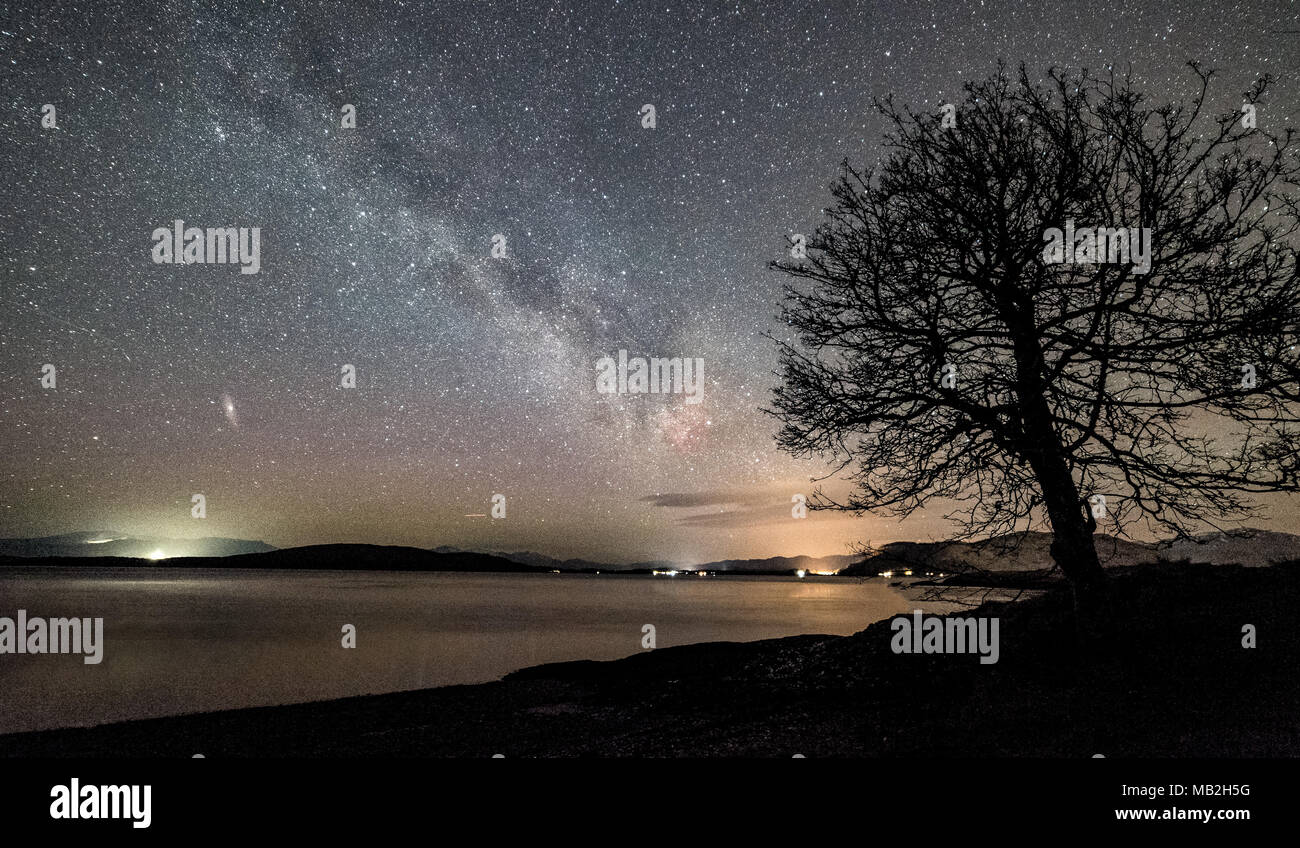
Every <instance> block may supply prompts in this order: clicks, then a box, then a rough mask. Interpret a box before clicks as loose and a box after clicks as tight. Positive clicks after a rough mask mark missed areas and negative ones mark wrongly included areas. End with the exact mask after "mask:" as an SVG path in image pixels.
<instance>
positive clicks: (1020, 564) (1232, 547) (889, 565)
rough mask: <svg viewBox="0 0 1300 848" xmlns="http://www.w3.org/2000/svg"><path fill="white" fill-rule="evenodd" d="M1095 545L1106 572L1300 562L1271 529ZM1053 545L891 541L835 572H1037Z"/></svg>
mask: <svg viewBox="0 0 1300 848" xmlns="http://www.w3.org/2000/svg"><path fill="white" fill-rule="evenodd" d="M1095 541H1096V545H1097V556H1098V558H1099V559H1100V560H1101V564H1102V566H1103V567H1104V568H1123V567H1127V566H1133V565H1140V564H1142V563H1150V562H1154V561H1160V562H1183V561H1186V562H1191V563H1195V564H1201V563H1204V564H1209V565H1229V564H1234V565H1245V566H1265V565H1274V564H1276V563H1280V562H1292V561H1296V560H1300V536H1296V535H1293V534H1291V533H1278V532H1275V531H1272V530H1255V529H1242V530H1232V531H1227V532H1215V533H1206V534H1203V535H1199V536H1194V537H1192V538H1190V539H1182V540H1169V541H1163V542H1155V543H1149V542H1133V541H1129V540H1127V539H1117V538H1115V537H1113V536H1106V535H1098V536H1096V537H1095ZM1051 544H1052V536H1051V534H1049V533H1038V532H1030V533H1017V534H1011V535H1007V536H1000V537H996V538H993V539H989V540H987V541H982V542H890V543H889V544H886V545H881V546H880V547H879V548H878V549H877V550H876V551H875V552H874V553H872V554H871V555H870V556H868V557H866V558H859V560H858V562H856V563H854V564H853V565H850V566H849V567H848V568H845V569H844V570H842V571H841V572H839V573H840V574H841V575H847V576H855V575H856V576H875V575H877V574H880V573H882V572H893V573H894V575H895V576H897V575H898V574H899V573H901V572H905V571H908V570H911V571H912V572H913V575H914V576H922V575H924V574H926V573H953V572H959V571H987V572H990V573H1009V572H1028V571H1041V570H1045V569H1050V568H1052V557H1051V553H1050V549H1051Z"/></svg>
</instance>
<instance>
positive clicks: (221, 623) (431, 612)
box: [0, 567, 915, 732]
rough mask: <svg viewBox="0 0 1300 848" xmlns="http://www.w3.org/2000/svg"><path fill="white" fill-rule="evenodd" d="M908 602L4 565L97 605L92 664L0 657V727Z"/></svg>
mask: <svg viewBox="0 0 1300 848" xmlns="http://www.w3.org/2000/svg"><path fill="white" fill-rule="evenodd" d="M913 606H915V605H914V604H911V603H909V602H908V601H906V600H905V599H904V598H903V596H902V595H900V594H899V593H898V592H897V591H896V590H894V589H891V588H890V587H888V586H887V585H885V584H884V583H883V582H880V581H865V582H864V581H859V580H855V579H845V578H821V577H811V576H810V577H808V578H805V579H802V580H800V579H797V578H793V577H726V578H705V579H701V578H696V577H677V578H671V577H648V576H634V575H600V576H593V575H576V574H563V575H560V574H460V573H442V574H438V573H398V572H337V571H296V572H285V571H276V572H267V571H253V570H246V569H240V570H202V571H198V570H191V569H184V570H182V569H176V568H171V569H168V568H166V567H160V568H158V569H157V570H156V571H155V570H151V571H150V572H149V573H148V575H147V576H142V575H141V573H140V570H139V569H104V568H94V569H77V570H75V571H74V570H67V569H64V570H57V569H48V568H34V567H20V568H11V569H6V570H5V571H4V572H3V574H2V575H0V616H8V617H10V618H13V617H14V616H15V615H16V613H17V611H18V610H19V609H25V610H27V613H28V615H29V616H41V617H45V618H49V617H54V616H78V617H90V618H94V617H103V618H104V642H105V646H104V659H103V662H102V663H101V664H99V665H85V664H84V663H83V662H82V659H81V657H80V656H62V655H38V656H30V655H13V654H0V732H16V731H21V730H36V729H41V728H48V727H60V726H68V725H91V724H100V723H103V722H107V721H120V720H123V719H128V718H143V717H147V716H158V715H169V714H177V713H189V712H203V711H207V710H215V709H231V708H235V707H247V706H261V705H267V704H281V703H291V702H295V701H308V700H318V699H325V698H338V697H344V696H350V695H362V694H368V693H379V692H392V691H398V690H403V689H419V688H424V687H429V686H442V685H448V684H453V683H476V682H483V681H487V680H495V679H497V678H499V677H501V676H502V675H503V674H505V673H507V672H509V671H513V670H515V669H518V668H523V667H525V666H530V665H537V664H539V663H545V662H558V661H565V660H577V659H597V660H603V659H616V658H618V657H623V656H627V655H629V654H633V653H637V652H639V651H640V650H641V635H642V634H641V628H642V625H644V624H653V625H654V626H655V628H656V631H657V633H656V635H657V642H658V647H661V648H663V647H669V646H672V645H683V644H689V643H694V642H710V641H750V640H754V639H768V638H775V637H779V636H791V635H795V634H800V633H827V634H838V635H847V634H850V633H854V632H856V631H858V630H861V629H862V628H863V627H865V626H866V625H867V624H869V623H871V622H873V621H877V620H879V619H882V618H886V617H888V616H891V615H894V614H896V613H900V612H908V611H910V610H911V608H912V607H913ZM344 624H353V625H355V626H356V628H357V647H356V648H355V649H353V650H347V649H344V648H343V647H342V646H341V645H340V640H341V638H342V631H341V629H342V627H343V625H344Z"/></svg>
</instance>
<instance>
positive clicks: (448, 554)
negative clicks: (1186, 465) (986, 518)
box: [0, 529, 1300, 577]
mask: <svg viewBox="0 0 1300 848" xmlns="http://www.w3.org/2000/svg"><path fill="white" fill-rule="evenodd" d="M1051 541H1052V537H1051V535H1050V534H1047V533H1038V532H1033V533H1021V534H1013V535H1008V536H1002V537H998V538H995V539H991V540H988V541H984V542H890V543H888V544H885V545H881V546H880V547H879V548H878V549H876V550H875V551H874V552H872V553H871V554H870V555H868V556H866V557H864V556H863V555H861V554H841V555H832V556H824V557H809V556H795V557H768V558H767V559H727V560H716V561H713V562H707V563H700V564H694V565H691V564H685V563H681V562H672V561H668V560H653V561H647V562H634V563H624V564H619V563H608V562H597V561H595V560H587V559H563V560H562V559H556V558H554V557H548V556H546V555H544V554H539V553H535V552H532V551H516V552H500V551H497V552H492V553H480V552H477V551H466V550H462V549H460V548H454V547H450V546H445V545H444V546H441V547H437V548H433V549H432V550H428V549H425V548H412V547H401V546H388V545H367V544H336V545H307V546H303V547H297V548H285V549H279V548H275V547H273V546H271V545H268V544H266V543H265V542H260V541H250V540H247V539H226V538H220V537H214V536H210V537H204V538H200V539H170V538H161V537H144V536H131V535H129V534H122V533H111V532H96V531H91V532H83V533H65V534H63V535H60V536H44V537H40V538H34V539H0V558H3V560H5V561H6V562H7V563H8V564H10V565H14V564H21V561H22V559H24V558H41V559H45V560H50V559H57V560H58V561H59V562H58V564H60V565H89V564H90V563H83V562H78V560H84V559H86V558H95V559H96V560H97V562H96V563H95V564H101V563H99V562H98V560H100V559H102V558H105V557H111V558H115V559H118V560H121V562H115V563H113V564H114V565H126V566H130V565H140V564H142V563H141V562H140V560H152V561H157V562H159V563H161V562H162V561H164V560H165V561H166V564H167V565H168V566H169V567H172V566H175V567H197V566H204V565H206V566H208V567H212V566H214V565H215V563H212V562H211V561H210V558H213V557H217V558H226V559H230V560H232V561H230V562H228V563H221V565H229V566H230V567H234V568H285V569H313V568H318V569H326V570H332V569H357V570H392V571H471V572H473V571H484V572H501V571H513V572H550V571H563V572H577V573H594V572H613V573H625V574H633V573H648V572H651V571H673V570H675V571H708V572H713V573H718V572H724V573H731V574H791V573H794V572H796V571H804V572H807V573H810V574H839V575H842V576H858V577H874V576H876V575H879V574H890V575H893V576H901V575H902V574H903V573H905V572H907V571H911V572H913V576H917V577H920V576H925V575H927V574H941V573H942V574H948V573H956V572H962V571H972V570H974V571H986V572H990V573H1021V572H1035V571H1044V570H1047V569H1050V568H1051V567H1052V559H1051V554H1050V546H1051ZM1096 544H1097V553H1098V556H1099V557H1100V558H1101V561H1102V565H1103V566H1105V567H1107V568H1119V567H1126V566H1133V565H1139V564H1142V563H1149V562H1154V561H1157V560H1158V561H1164V562H1180V561H1188V562H1192V563H1207V564H1211V565H1227V564H1240V565H1246V566H1263V565H1272V564H1274V563H1280V562H1291V561H1297V560H1300V536H1296V535H1293V534H1290V533H1279V532H1275V531H1271V530H1253V529H1243V530H1235V531H1229V532H1223V533H1207V534H1204V535H1201V536H1196V537H1193V538H1191V539H1183V540H1176V541H1166V542H1158V543H1146V542H1132V541H1128V540H1124V539H1116V538H1114V537H1111V536H1104V535H1099V536H1097V537H1096Z"/></svg>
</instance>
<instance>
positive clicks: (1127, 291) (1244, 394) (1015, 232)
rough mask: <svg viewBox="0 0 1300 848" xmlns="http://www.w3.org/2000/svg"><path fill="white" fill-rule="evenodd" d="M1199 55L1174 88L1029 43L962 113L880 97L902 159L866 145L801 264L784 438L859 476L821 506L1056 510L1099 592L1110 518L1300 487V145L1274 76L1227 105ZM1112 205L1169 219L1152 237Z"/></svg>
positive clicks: (1011, 516)
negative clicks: (1076, 67) (1138, 85)
mask: <svg viewBox="0 0 1300 848" xmlns="http://www.w3.org/2000/svg"><path fill="white" fill-rule="evenodd" d="M1190 69H1191V74H1190V76H1189V79H1191V80H1192V81H1193V82H1195V83H1196V91H1195V94H1194V95H1193V96H1191V97H1190V98H1189V99H1187V100H1185V101H1181V102H1175V103H1171V104H1164V105H1158V106H1152V105H1148V102H1147V100H1146V98H1145V97H1144V96H1143V95H1141V94H1139V93H1138V92H1136V91H1134V89H1133V87H1132V83H1131V81H1130V80H1129V79H1127V78H1117V77H1116V76H1115V75H1113V74H1112V75H1109V76H1107V77H1101V76H1097V75H1092V74H1089V73H1087V72H1082V73H1077V74H1067V73H1065V72H1061V71H1057V70H1053V71H1051V72H1049V73H1048V74H1047V76H1046V77H1045V79H1044V81H1043V82H1042V83H1034V82H1033V81H1031V80H1030V79H1029V77H1028V74H1027V72H1026V70H1025V68H1024V66H1021V67H1020V69H1019V73H1018V74H1015V73H1008V71H1007V69H1006V68H1005V67H1002V66H1000V67H999V69H998V72H997V73H996V74H994V75H993V76H992V77H990V78H988V79H987V80H984V81H982V82H977V83H971V84H968V85H967V86H966V87H965V97H964V100H963V102H962V104H961V105H960V108H957V107H956V106H953V107H949V108H946V109H944V110H943V112H941V113H940V114H935V115H925V114H917V113H914V112H912V111H910V110H906V109H900V108H897V107H896V106H895V105H894V103H893V101H892V100H888V99H887V100H885V101H883V102H881V103H878V104H877V109H878V111H879V112H880V113H881V114H882V115H883V116H884V118H885V119H886V121H887V125H888V127H889V131H888V133H887V135H886V139H885V147H886V155H885V156H884V158H883V159H882V161H881V162H880V163H879V165H878V166H877V167H876V168H875V169H869V170H865V171H864V170H856V169H854V168H853V167H851V166H850V165H849V164H848V163H847V162H846V163H845V165H844V170H843V173H842V175H841V176H840V178H839V179H838V180H837V181H836V182H835V184H834V185H833V186H832V194H833V198H834V204H833V206H832V207H831V208H829V209H827V210H825V216H826V217H825V220H824V221H823V222H822V223H821V224H820V225H819V227H818V230H817V232H816V233H815V234H814V235H813V236H811V237H810V238H809V240H808V242H807V246H806V255H801V254H800V253H799V252H798V251H797V250H796V248H797V247H798V244H797V240H792V242H791V244H792V251H791V252H792V258H791V259H789V260H786V261H782V262H777V263H774V267H776V268H778V269H779V270H781V271H783V272H784V273H786V274H788V275H790V276H792V277H795V278H799V279H797V280H795V281H793V282H792V283H790V284H787V286H786V287H785V306H784V309H783V313H782V315H783V318H784V320H785V322H786V324H787V326H788V327H789V328H790V330H791V332H790V334H789V336H788V337H786V338H777V339H776V341H777V342H778V344H779V346H780V367H781V376H782V384H781V386H780V387H779V388H778V389H777V390H776V392H775V397H774V401H773V404H772V408H771V409H769V410H768V412H770V413H771V414H773V415H775V416H776V417H777V418H778V419H779V420H780V421H781V423H782V425H783V426H782V428H781V430H780V433H779V435H778V443H779V445H780V447H781V448H782V449H783V450H785V451H788V452H790V453H792V454H794V455H797V456H808V455H817V456H823V457H827V458H829V459H831V460H832V462H833V463H834V471H832V472H831V474H830V475H827V476H828V477H829V476H835V475H839V474H846V475H847V476H848V477H849V479H850V480H851V482H852V483H853V490H852V493H851V495H849V496H848V497H847V499H841V500H835V499H833V498H831V497H829V496H828V495H827V494H826V493H825V492H824V491H820V490H819V491H818V493H817V495H816V497H814V499H813V500H812V501H811V502H810V504H811V506H813V508H820V509H840V510H848V511H852V512H854V513H857V514H862V513H864V512H867V511H872V512H884V513H885V514H892V515H898V516H900V517H903V516H906V515H908V514H910V513H911V512H913V511H914V510H916V509H918V508H919V507H921V506H923V505H924V504H926V503H927V502H929V501H931V500H932V499H939V500H940V501H942V502H944V503H947V504H950V505H951V513H950V517H952V518H953V519H955V520H957V521H958V522H960V527H961V534H960V535H961V537H962V538H973V537H977V536H981V535H993V534H998V533H1007V532H1017V531H1021V530H1027V529H1031V528H1034V527H1042V526H1046V527H1048V528H1050V530H1051V532H1052V534H1053V543H1052V545H1051V554H1052V557H1053V559H1054V560H1055V561H1056V563H1057V564H1058V565H1059V566H1060V568H1061V570H1062V571H1063V572H1064V574H1065V575H1066V576H1067V578H1069V580H1070V581H1071V584H1072V585H1073V587H1074V590H1075V597H1076V603H1078V602H1079V601H1080V599H1081V598H1083V597H1085V596H1091V597H1098V596H1099V594H1100V593H1099V592H1094V591H1092V590H1100V589H1102V588H1103V586H1104V580H1103V572H1102V569H1101V567H1100V565H1099V563H1098V558H1097V553H1096V549H1095V547H1094V543H1093V534H1094V532H1095V531H1096V529H1097V526H1098V519H1101V520H1103V521H1104V522H1106V525H1105V526H1106V527H1107V528H1108V529H1109V528H1110V527H1113V528H1114V532H1116V533H1117V534H1118V535H1125V534H1131V533H1132V532H1133V531H1135V530H1137V529H1138V528H1139V527H1140V526H1145V528H1146V529H1147V530H1148V531H1149V532H1151V533H1153V534H1159V535H1168V534H1169V533H1171V532H1172V533H1174V534H1176V535H1184V534H1186V533H1188V532H1191V531H1192V530H1193V529H1194V528H1197V527H1202V528H1203V527H1204V526H1205V525H1206V524H1207V523H1208V524H1211V525H1214V524H1215V522H1221V521H1225V520H1227V519H1228V518H1231V517H1235V516H1240V515H1243V514H1246V513H1249V512H1250V511H1251V510H1252V509H1254V508H1255V507H1256V505H1257V500H1258V499H1257V498H1256V495H1257V494H1258V493H1265V492H1278V491H1294V490H1296V489H1297V488H1300V430H1298V425H1300V417H1298V414H1297V409H1298V408H1297V406H1296V405H1295V404H1296V401H1297V400H1298V399H1300V397H1298V394H1297V392H1298V391H1300V388H1298V386H1297V378H1300V364H1298V363H1300V357H1298V356H1297V351H1296V350H1295V345H1296V343H1297V339H1296V335H1297V329H1298V328H1300V277H1298V276H1297V250H1296V238H1295V237H1296V234H1297V229H1298V227H1300V214H1298V213H1300V210H1298V209H1297V196H1296V192H1295V189H1296V187H1297V172H1298V171H1300V159H1298V158H1297V155H1296V150H1295V149H1294V148H1293V146H1292V130H1290V129H1287V130H1284V131H1276V132H1270V131H1269V130H1268V129H1266V126H1267V124H1268V120H1267V116H1268V114H1269V113H1268V112H1267V110H1266V109H1265V106H1264V105H1262V104H1263V97H1264V95H1265V93H1266V91H1267V89H1268V87H1269V85H1270V82H1271V81H1270V80H1269V79H1268V78H1267V77H1266V78H1263V79H1261V80H1260V81H1259V82H1258V83H1256V84H1255V85H1254V86H1253V87H1252V88H1251V90H1250V91H1248V92H1246V93H1245V94H1244V100H1243V101H1242V108H1241V111H1239V112H1229V113H1226V114H1221V115H1210V114H1208V113H1209V109H1208V107H1207V106H1206V97H1207V92H1208V91H1209V90H1210V87H1211V82H1212V79H1213V73H1212V72H1208V71H1202V70H1201V69H1200V68H1199V67H1198V66H1196V65H1195V64H1191V65H1190ZM1256 107H1258V115H1257V114H1256ZM1256 124H1258V128H1256V126H1255V125H1256ZM1071 226H1073V227H1076V229H1075V231H1074V234H1073V243H1068V242H1065V240H1064V239H1061V240H1056V244H1055V248H1062V247H1063V248H1064V250H1063V251H1057V252H1053V250H1054V245H1053V240H1055V234H1052V233H1051V232H1050V230H1051V228H1057V229H1058V230H1060V231H1061V232H1062V233H1065V232H1066V231H1067V228H1070V227H1071ZM1099 227H1105V228H1107V232H1108V233H1109V234H1110V235H1111V241H1110V243H1109V245H1106V244H1103V243H1102V242H1101V241H1100V236H1101V235H1103V233H1101V232H1099V231H1097V230H1096V229H1095V228H1099ZM1111 228H1123V230H1125V231H1130V232H1129V234H1130V235H1138V236H1140V234H1141V231H1142V230H1143V229H1144V228H1149V230H1150V242H1149V243H1148V247H1149V248H1150V251H1149V254H1148V255H1147V256H1146V257H1145V258H1144V260H1143V261H1138V259H1137V256H1138V253H1139V252H1140V251H1139V248H1140V246H1141V245H1140V239H1135V240H1134V241H1133V242H1131V243H1130V244H1129V245H1128V247H1129V248H1130V253H1129V254H1128V256H1127V260H1128V261H1125V258H1126V257H1125V255H1124V253H1123V252H1122V250H1121V249H1120V247H1122V246H1123V245H1122V241H1121V239H1120V238H1119V235H1120V232H1119V230H1114V229H1111ZM1134 228H1135V229H1137V230H1138V233H1136V234H1134V233H1132V232H1131V230H1132V229H1134ZM1090 239H1091V240H1092V246H1093V248H1096V249H1099V250H1100V251H1101V253H1102V255H1101V257H1100V258H1101V260H1102V261H1100V262H1098V261H1095V260H1096V259H1097V258H1098V256H1097V255H1096V252H1095V251H1094V252H1090V251H1089V249H1088V245H1089V240H1090ZM1063 242H1065V243H1064V244H1063ZM1117 243H1119V245H1120V247H1117V246H1116V244H1117ZM1072 249H1074V250H1073V251H1072ZM1071 252H1073V253H1074V257H1073V258H1074V259H1075V261H1073V262H1069V261H1059V260H1063V259H1067V258H1069V257H1070V254H1071ZM1089 259H1092V260H1094V261H1088V260H1089ZM1148 263H1149V264H1148Z"/></svg>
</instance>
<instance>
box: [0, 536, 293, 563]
mask: <svg viewBox="0 0 1300 848" xmlns="http://www.w3.org/2000/svg"><path fill="white" fill-rule="evenodd" d="M273 550H276V548H275V547H273V546H272V545H268V544H267V543H266V542H254V541H249V540H247V539H223V538H220V537H217V536H207V537H204V538H201V539H167V538H160V537H150V536H132V535H129V534H127V533H114V532H111V531H102V530H90V531H86V532H81V533H64V534H63V535H61V536H42V537H40V538H36V539H0V556H17V557H133V558H139V559H162V558H166V557H174V556H195V557H225V556H236V555H238V554H256V553H265V552H266V551H273Z"/></svg>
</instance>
